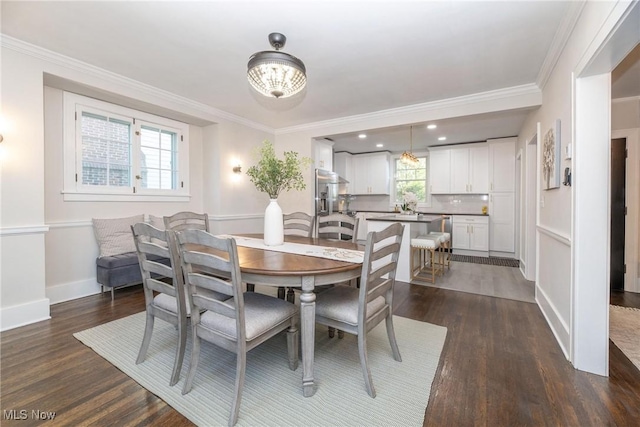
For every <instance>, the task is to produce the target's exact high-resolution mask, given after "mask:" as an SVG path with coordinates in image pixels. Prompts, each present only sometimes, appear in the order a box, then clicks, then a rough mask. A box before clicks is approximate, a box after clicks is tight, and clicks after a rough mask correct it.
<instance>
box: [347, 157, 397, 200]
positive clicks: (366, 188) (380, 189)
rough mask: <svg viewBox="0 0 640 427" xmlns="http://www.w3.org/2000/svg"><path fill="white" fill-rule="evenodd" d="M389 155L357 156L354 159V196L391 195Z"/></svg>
mask: <svg viewBox="0 0 640 427" xmlns="http://www.w3.org/2000/svg"><path fill="white" fill-rule="evenodd" d="M389 158H390V155H389V153H372V154H357V155H354V156H353V157H352V166H353V175H352V178H353V181H352V183H353V186H352V190H351V192H352V193H353V194H360V195H362V194H370V195H373V194H389Z"/></svg>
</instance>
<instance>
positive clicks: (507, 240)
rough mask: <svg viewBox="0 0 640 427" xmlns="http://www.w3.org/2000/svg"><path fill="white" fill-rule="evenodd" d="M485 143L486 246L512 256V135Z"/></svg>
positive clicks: (513, 237) (514, 170)
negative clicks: (488, 231) (488, 232)
mask: <svg viewBox="0 0 640 427" xmlns="http://www.w3.org/2000/svg"><path fill="white" fill-rule="evenodd" d="M487 142H488V144H489V164H490V168H489V171H490V174H489V176H490V178H489V180H490V186H489V215H490V218H491V220H490V226H491V227H490V230H491V234H490V238H489V250H490V251H491V252H492V253H495V254H496V255H499V256H507V257H514V258H515V256H516V255H515V246H516V244H515V242H516V220H515V216H516V212H515V210H516V200H515V197H516V193H515V190H516V184H515V183H516V138H500V139H491V140H489V141H487Z"/></svg>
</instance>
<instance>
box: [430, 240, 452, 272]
mask: <svg viewBox="0 0 640 427" xmlns="http://www.w3.org/2000/svg"><path fill="white" fill-rule="evenodd" d="M429 235H430V236H438V237H440V242H441V245H440V248H439V249H438V251H439V252H440V261H441V262H442V271H443V272H444V267H445V266H446V267H447V270H451V233H446V232H443V231H430V232H429Z"/></svg>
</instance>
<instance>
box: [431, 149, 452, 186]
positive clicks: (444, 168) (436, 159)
mask: <svg viewBox="0 0 640 427" xmlns="http://www.w3.org/2000/svg"><path fill="white" fill-rule="evenodd" d="M429 189H430V191H431V194H450V193H451V150H449V149H438V150H435V149H432V150H429Z"/></svg>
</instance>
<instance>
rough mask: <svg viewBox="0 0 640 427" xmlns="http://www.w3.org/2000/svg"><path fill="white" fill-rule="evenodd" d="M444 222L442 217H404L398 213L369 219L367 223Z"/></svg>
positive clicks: (413, 215) (416, 215)
mask: <svg viewBox="0 0 640 427" xmlns="http://www.w3.org/2000/svg"><path fill="white" fill-rule="evenodd" d="M439 220H442V216H441V215H422V214H420V215H418V214H412V215H403V214H398V213H392V214H391V215H385V216H379V217H377V218H367V221H389V222H422V223H430V222H433V221H439Z"/></svg>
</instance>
